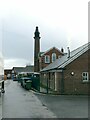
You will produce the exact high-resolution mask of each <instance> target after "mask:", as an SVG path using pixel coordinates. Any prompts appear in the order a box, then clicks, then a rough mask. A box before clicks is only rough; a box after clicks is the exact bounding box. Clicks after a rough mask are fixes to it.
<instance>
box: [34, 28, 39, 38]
mask: <svg viewBox="0 0 90 120" xmlns="http://www.w3.org/2000/svg"><path fill="white" fill-rule="evenodd" d="M39 34H40V33H39V30H38V26H36V30H35V33H34V35H35V36H34V37H40V36H39Z"/></svg>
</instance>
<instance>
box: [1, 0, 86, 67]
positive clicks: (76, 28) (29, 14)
mask: <svg viewBox="0 0 90 120" xmlns="http://www.w3.org/2000/svg"><path fill="white" fill-rule="evenodd" d="M36 26H38V27H39V32H40V36H41V39H40V40H41V51H46V50H48V49H50V48H51V47H53V46H55V47H57V48H59V49H61V47H63V48H64V49H65V52H67V46H69V47H70V50H73V49H76V48H77V47H79V46H81V45H83V44H85V43H87V42H88V0H0V50H1V49H2V51H3V56H4V68H12V67H14V66H25V65H26V64H33V54H34V39H33V37H34V32H35V28H36ZM1 43H2V46H1Z"/></svg>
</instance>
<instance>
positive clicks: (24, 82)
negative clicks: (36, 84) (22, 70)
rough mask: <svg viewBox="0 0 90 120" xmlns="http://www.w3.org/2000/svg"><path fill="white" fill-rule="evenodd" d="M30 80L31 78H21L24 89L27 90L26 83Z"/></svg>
mask: <svg viewBox="0 0 90 120" xmlns="http://www.w3.org/2000/svg"><path fill="white" fill-rule="evenodd" d="M28 80H30V81H31V78H29V77H22V78H21V86H22V87H24V88H26V82H27V81H28Z"/></svg>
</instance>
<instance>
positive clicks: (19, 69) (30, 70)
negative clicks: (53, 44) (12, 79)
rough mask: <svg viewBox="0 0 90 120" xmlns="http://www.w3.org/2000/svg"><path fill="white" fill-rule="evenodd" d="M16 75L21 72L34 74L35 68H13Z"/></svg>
mask: <svg viewBox="0 0 90 120" xmlns="http://www.w3.org/2000/svg"><path fill="white" fill-rule="evenodd" d="M13 69H14V70H15V72H16V73H19V72H33V71H34V66H32V65H31V66H26V67H13Z"/></svg>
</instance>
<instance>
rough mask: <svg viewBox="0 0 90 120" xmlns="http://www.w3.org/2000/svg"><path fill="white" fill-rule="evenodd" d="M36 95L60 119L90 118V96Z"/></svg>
mask: <svg viewBox="0 0 90 120" xmlns="http://www.w3.org/2000/svg"><path fill="white" fill-rule="evenodd" d="M36 95H37V97H38V98H39V99H40V100H41V101H42V103H43V105H44V106H46V107H48V109H50V110H51V111H52V112H53V113H55V115H56V116H57V117H58V118H88V96H70V95H69V96H67V95H62V96H61V95H59V96H54V95H41V94H36Z"/></svg>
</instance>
